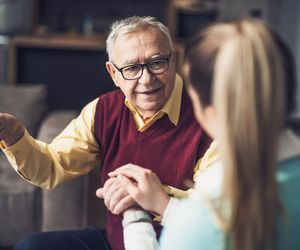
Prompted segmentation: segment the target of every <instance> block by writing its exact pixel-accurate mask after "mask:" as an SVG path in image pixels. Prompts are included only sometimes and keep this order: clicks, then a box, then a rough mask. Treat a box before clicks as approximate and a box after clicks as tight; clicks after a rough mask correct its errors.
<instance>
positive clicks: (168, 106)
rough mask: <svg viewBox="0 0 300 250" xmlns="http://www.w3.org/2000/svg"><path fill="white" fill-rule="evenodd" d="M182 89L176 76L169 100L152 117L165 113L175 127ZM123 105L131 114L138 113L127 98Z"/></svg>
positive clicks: (180, 80) (181, 84)
mask: <svg viewBox="0 0 300 250" xmlns="http://www.w3.org/2000/svg"><path fill="white" fill-rule="evenodd" d="M182 89H183V82H182V79H181V77H180V76H179V75H178V74H176V79H175V84H174V88H173V91H172V94H171V96H170V98H169V100H168V101H167V102H166V103H165V105H164V106H163V107H162V108H161V109H160V110H158V111H157V112H156V113H155V114H154V116H157V115H158V114H159V113H165V114H167V115H168V117H169V119H170V121H171V122H172V123H173V124H174V125H175V126H176V125H177V124H178V120H179V114H180V106H181V96H182ZM124 103H125V105H126V106H127V107H128V108H129V109H130V111H131V112H132V113H133V114H137V113H138V111H137V109H136V108H135V106H134V105H133V104H132V103H130V101H129V100H128V99H127V98H125V101H124ZM139 119H142V118H141V117H140V115H139ZM150 119H151V118H150Z"/></svg>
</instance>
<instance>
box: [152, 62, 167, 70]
mask: <svg viewBox="0 0 300 250" xmlns="http://www.w3.org/2000/svg"><path fill="white" fill-rule="evenodd" d="M166 64H167V62H166V60H156V61H153V62H151V63H150V64H149V67H150V68H151V69H153V70H155V69H161V68H164V67H165V66H166Z"/></svg>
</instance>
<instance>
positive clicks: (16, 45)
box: [0, 0, 300, 116]
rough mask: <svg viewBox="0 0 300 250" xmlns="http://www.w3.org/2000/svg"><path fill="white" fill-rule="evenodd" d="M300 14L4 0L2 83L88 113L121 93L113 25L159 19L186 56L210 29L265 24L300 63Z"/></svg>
mask: <svg viewBox="0 0 300 250" xmlns="http://www.w3.org/2000/svg"><path fill="white" fill-rule="evenodd" d="M299 13H300V1H297V0H252V1H247V0H210V1H209V0H206V1H205V0H148V1H147V0H110V1H104V0H76V1H74V0H0V35H1V37H0V84H28V83H30V84H31V83H44V84H46V85H47V87H48V92H49V97H48V102H49V105H50V108H52V109H57V108H58V109H61V108H64V109H65V108H75V109H80V108H82V106H83V105H84V104H86V103H87V102H88V101H89V100H91V99H93V98H94V97H96V96H98V95H99V94H101V93H104V92H106V91H109V90H111V89H114V86H113V84H112V82H111V80H110V78H109V76H108V74H107V73H106V70H105V67H104V63H105V61H106V59H107V58H106V53H105V44H104V42H105V38H106V34H107V31H108V28H109V26H110V24H111V23H112V22H113V21H114V20H117V19H120V18H123V17H127V16H131V15H152V16H155V17H157V18H158V19H159V20H160V21H162V22H163V23H165V24H166V25H167V26H168V27H169V29H170V31H171V33H172V36H173V38H174V40H175V42H176V44H177V47H178V49H179V50H180V48H181V47H182V45H183V44H184V42H185V40H186V38H187V37H189V36H190V35H191V34H193V33H194V32H195V31H196V30H197V29H198V28H200V27H201V26H203V25H206V24H207V23H210V22H214V21H217V20H220V19H227V18H238V17H243V16H254V17H257V18H262V19H264V20H266V21H267V23H269V24H270V25H271V26H272V27H273V28H274V29H275V30H277V31H278V32H279V33H280V34H281V35H282V36H283V37H284V39H285V40H286V41H287V42H288V44H289V46H290V47H291V49H292V50H293V52H294V54H295V58H296V59H299V58H300V41H299V39H300V19H299V16H300V15H299ZM298 69H299V63H298ZM298 72H300V70H298ZM70 90H72V91H70ZM65 98H66V100H64V99H65ZM298 99H300V90H299V88H298ZM298 103H299V102H298ZM299 114H300V108H299V105H298V112H297V115H298V116H299Z"/></svg>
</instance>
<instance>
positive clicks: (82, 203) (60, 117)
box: [38, 110, 88, 231]
mask: <svg viewBox="0 0 300 250" xmlns="http://www.w3.org/2000/svg"><path fill="white" fill-rule="evenodd" d="M77 114H78V112H77V111H73V110H70V111H69V110H65V111H54V112H52V113H50V114H49V115H48V116H47V117H46V118H45V119H44V121H43V122H42V125H41V128H40V130H39V133H38V139H39V140H41V141H44V142H46V143H49V142H51V140H52V139H53V138H54V137H55V136H56V135H58V134H59V133H60V132H61V131H62V130H63V129H64V128H65V127H66V126H67V125H68V123H69V122H70V121H71V120H72V119H74V118H75V117H76V116H77ZM87 178H88V177H87V176H82V177H79V178H76V179H74V180H72V181H69V182H67V183H63V184H61V185H59V186H58V187H56V188H54V189H53V190H43V196H42V204H43V212H42V230H43V231H51V230H64V229H72V228H74V229H75V228H81V227H83V226H85V225H86V223H87V217H86V214H87V213H86V204H87V192H88V179H87Z"/></svg>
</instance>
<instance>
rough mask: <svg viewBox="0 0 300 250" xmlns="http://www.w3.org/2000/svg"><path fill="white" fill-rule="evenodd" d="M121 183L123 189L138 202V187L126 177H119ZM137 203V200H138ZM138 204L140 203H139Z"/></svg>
mask: <svg viewBox="0 0 300 250" xmlns="http://www.w3.org/2000/svg"><path fill="white" fill-rule="evenodd" d="M119 180H120V182H121V183H122V185H123V187H124V188H125V189H126V190H127V192H128V193H129V194H130V196H131V197H132V198H133V199H134V200H136V198H137V194H138V192H139V189H138V187H137V186H136V185H135V183H134V182H133V181H131V180H130V179H128V178H127V177H126V176H122V175H120V177H119ZM136 201H137V200H136ZM137 202H138V201H137Z"/></svg>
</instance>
